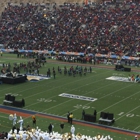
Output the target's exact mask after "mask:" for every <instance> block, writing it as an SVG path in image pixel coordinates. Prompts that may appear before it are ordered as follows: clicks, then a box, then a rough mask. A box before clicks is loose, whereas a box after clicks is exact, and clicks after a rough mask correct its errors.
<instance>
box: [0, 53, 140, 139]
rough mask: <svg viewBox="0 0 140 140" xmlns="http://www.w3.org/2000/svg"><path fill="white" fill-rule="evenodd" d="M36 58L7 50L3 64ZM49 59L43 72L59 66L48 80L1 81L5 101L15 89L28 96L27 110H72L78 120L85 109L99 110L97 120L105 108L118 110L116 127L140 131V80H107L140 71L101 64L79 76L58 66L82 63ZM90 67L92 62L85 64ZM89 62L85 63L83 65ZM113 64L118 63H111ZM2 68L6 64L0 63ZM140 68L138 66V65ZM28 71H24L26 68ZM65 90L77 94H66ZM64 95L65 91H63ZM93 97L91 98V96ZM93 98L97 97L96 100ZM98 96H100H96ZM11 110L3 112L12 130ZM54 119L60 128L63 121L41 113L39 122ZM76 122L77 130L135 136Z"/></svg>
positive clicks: (0, 120)
mask: <svg viewBox="0 0 140 140" xmlns="http://www.w3.org/2000/svg"><path fill="white" fill-rule="evenodd" d="M28 61H33V60H32V59H24V58H20V59H18V58H17V56H16V55H14V54H4V55H3V57H1V58H0V64H3V63H9V62H10V63H11V65H13V64H14V63H20V62H25V63H27V62H28ZM47 61H48V62H47V63H45V65H44V66H43V67H42V68H41V69H40V74H44V75H46V72H47V69H48V68H50V69H51V70H52V68H53V67H54V68H55V70H56V79H54V78H53V77H51V79H48V80H41V81H38V82H29V81H28V82H25V83H21V84H16V85H10V84H1V85H0V103H1V104H3V100H4V97H5V94H7V93H11V94H12V95H14V96H16V99H19V100H20V99H22V98H24V99H25V104H26V105H25V107H24V109H26V110H32V111H37V112H42V113H45V114H52V115H56V116H61V117H65V118H66V116H67V112H68V111H70V112H72V113H73V114H74V119H75V120H81V117H82V110H83V109H84V110H85V112H86V113H87V114H93V112H94V110H95V109H96V110H97V121H96V123H98V120H99V118H100V113H101V112H109V113H114V117H115V123H114V124H113V125H112V126H111V127H116V128H120V129H124V130H130V131H134V132H140V123H139V120H140V84H139V83H132V82H121V81H115V80H107V79H106V78H109V77H111V76H118V77H122V78H123V77H126V78H127V77H128V75H129V74H130V75H132V74H135V75H137V74H139V72H134V71H132V72H122V71H115V70H114V69H106V68H99V66H103V65H98V66H96V67H94V65H92V66H93V68H92V73H87V74H86V76H84V75H83V76H79V75H76V77H73V76H68V75H66V76H65V75H64V74H63V73H62V74H59V73H58V72H57V68H58V66H59V67H60V68H61V69H62V71H63V70H64V66H66V67H67V68H70V67H71V66H73V67H74V68H75V67H76V65H78V66H80V65H81V64H71V63H69V64H64V63H61V61H56V60H47ZM84 65H85V66H86V67H87V68H89V65H87V64H84ZM85 66H82V67H83V68H84V67H85ZM111 67H112V68H113V67H115V66H111ZM0 69H2V66H0ZM135 69H137V70H139V69H138V68H135ZM22 73H24V71H22ZM62 93H67V94H70V95H75V96H73V97H72V98H71V97H70V96H67V97H62V96H60V94H61V95H62ZM63 95H64V94H63ZM79 96H84V97H85V98H87V99H89V100H82V99H76V98H75V97H79ZM88 97H89V98H88ZM90 99H93V100H92V101H91V100H90ZM94 99H96V100H94ZM8 116H9V115H8V114H4V113H2V112H1V113H0V125H1V127H0V131H9V130H10V129H11V126H12V122H11V121H10V120H9V119H8ZM50 122H53V124H54V126H55V127H54V131H59V124H60V121H58V120H53V119H47V118H42V117H37V125H38V126H39V127H40V128H41V129H42V130H46V129H47V126H48V125H49V123H50ZM24 124H25V125H27V124H31V117H27V118H25V119H24ZM75 126H76V132H77V133H78V132H80V133H81V134H85V135H91V136H95V135H97V134H99V133H100V134H102V135H108V134H109V135H111V136H112V137H113V138H114V140H119V139H120V140H125V139H127V140H131V139H133V136H129V135H127V134H120V133H116V132H110V131H109V130H107V129H106V130H104V129H98V128H92V127H88V126H84V125H78V124H75ZM68 131H70V125H69V124H67V123H66V124H65V130H64V132H68Z"/></svg>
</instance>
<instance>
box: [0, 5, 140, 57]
mask: <svg viewBox="0 0 140 140" xmlns="http://www.w3.org/2000/svg"><path fill="white" fill-rule="evenodd" d="M0 28H1V30H0V44H5V47H6V48H14V49H17V48H19V49H27V50H30V49H31V50H33V49H37V50H44V49H45V50H53V51H65V52H66V51H69V52H82V53H86V54H87V53H93V54H95V53H101V54H109V53H112V54H117V55H129V56H137V52H140V41H139V40H140V5H139V3H136V2H128V3H127V2H126V3H122V4H116V3H112V4H106V3H102V4H95V3H93V4H91V5H84V4H83V5H80V4H69V3H64V5H59V6H58V5H56V4H53V5H47V4H44V5H41V4H34V5H33V4H29V3H28V4H26V5H25V4H22V3H21V4H20V5H19V6H15V5H12V4H9V5H8V6H7V8H5V10H4V11H3V13H2V17H1V20H0Z"/></svg>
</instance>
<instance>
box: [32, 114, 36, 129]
mask: <svg viewBox="0 0 140 140" xmlns="http://www.w3.org/2000/svg"><path fill="white" fill-rule="evenodd" d="M32 122H33V127H34V126H35V127H36V117H35V116H34V115H33V116H32Z"/></svg>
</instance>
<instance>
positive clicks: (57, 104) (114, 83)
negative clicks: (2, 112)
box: [30, 80, 132, 116]
mask: <svg viewBox="0 0 140 140" xmlns="http://www.w3.org/2000/svg"><path fill="white" fill-rule="evenodd" d="M99 81H101V80H99ZM95 83H96V82H95ZM112 84H115V83H111V84H108V85H105V86H102V87H99V88H97V89H95V90H92V91H89V92H87V93H85V94H82V95H87V94H89V93H90V92H93V91H96V90H98V89H101V88H105V87H107V86H110V85H112ZM129 86H130V85H128V86H126V87H129ZM131 86H132V85H131ZM82 87H83V86H82ZM126 87H123V88H121V89H119V90H117V91H120V90H122V89H125V88H126ZM75 89H76V88H75ZM75 89H72V90H70V91H73V90H75ZM115 92H116V91H114V92H112V93H115ZM109 95H110V94H109ZM109 95H108V96H109ZM106 96H107V95H105V96H103V97H106ZM53 97H57V96H52V97H50V98H48V99H52V98H53ZM98 99H100V98H98ZM72 100H75V99H69V100H67V101H65V102H63V103H60V104H57V105H56V106H53V107H50V108H48V109H45V110H43V111H42V112H44V111H47V110H50V109H52V108H55V107H57V106H59V105H62V104H64V103H67V102H70V101H72ZM90 103H91V102H90ZM90 103H87V104H85V105H88V104H90ZM36 104H37V103H36ZM30 106H31V105H30ZM75 110H78V109H74V110H72V111H75ZM64 115H66V114H64ZM62 116H63V115H62Z"/></svg>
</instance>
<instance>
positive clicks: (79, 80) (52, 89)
mask: <svg viewBox="0 0 140 140" xmlns="http://www.w3.org/2000/svg"><path fill="white" fill-rule="evenodd" d="M104 73H108V71H106V72H104ZM104 73H101V74H104ZM101 74H100V73H98V74H97V75H101ZM97 75H94V76H91V77H86V78H84V79H79V80H74V81H72V82H69V83H68V82H67V83H66V84H63V85H61V86H57V87H54V88H52V89H47V90H44V91H42V92H38V93H36V94H33V95H30V96H28V97H25V98H24V99H27V98H30V97H33V96H36V95H38V94H40V93H44V92H46V91H49V90H53V89H57V88H60V87H63V86H64V85H69V84H71V83H72V84H73V83H75V82H78V81H83V80H85V79H89V78H94V77H96V76H97ZM103 80H104V79H102V80H98V81H94V82H91V83H89V84H93V83H95V82H99V81H103ZM85 86H87V85H85ZM81 87H83V86H81ZM81 87H80V88H81ZM77 88H79V87H77ZM77 88H75V89H77ZM75 89H72V90H75ZM56 97H57V96H56Z"/></svg>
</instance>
